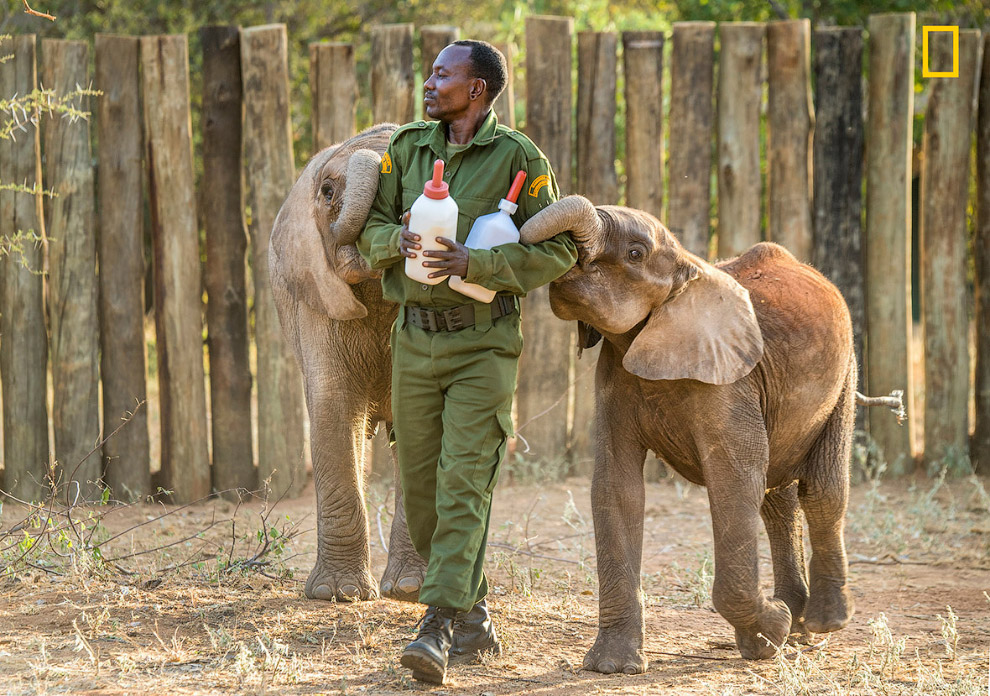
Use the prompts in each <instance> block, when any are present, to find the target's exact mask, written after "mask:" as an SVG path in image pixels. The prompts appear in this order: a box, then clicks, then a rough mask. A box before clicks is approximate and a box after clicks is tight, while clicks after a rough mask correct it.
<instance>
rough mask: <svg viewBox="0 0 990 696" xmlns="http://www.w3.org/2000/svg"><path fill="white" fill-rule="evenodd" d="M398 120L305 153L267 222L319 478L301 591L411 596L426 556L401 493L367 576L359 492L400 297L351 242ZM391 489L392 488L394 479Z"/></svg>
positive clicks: (381, 414)
mask: <svg viewBox="0 0 990 696" xmlns="http://www.w3.org/2000/svg"><path fill="white" fill-rule="evenodd" d="M394 130H395V125H393V124H381V125H378V126H374V127H373V128H370V129H368V130H367V131H364V132H363V133H360V134H358V135H356V136H355V137H353V138H351V139H350V140H347V141H345V142H343V143H341V144H338V145H334V146H332V147H329V148H327V149H325V150H322V151H321V152H319V153H317V154H316V156H314V157H313V159H312V160H310V162H309V164H308V165H307V166H306V168H305V169H304V170H303V172H302V174H301V175H300V176H299V179H298V180H297V181H296V183H295V185H294V186H293V187H292V190H291V191H290V192H289V195H288V197H287V198H286V200H285V203H284V204H283V205H282V208H281V210H280V211H279V214H278V217H277V218H276V221H275V226H274V228H273V230H272V239H271V245H270V247H269V268H270V275H271V284H272V291H273V293H274V296H275V305H276V308H277V310H278V315H279V320H280V322H281V325H282V332H283V334H284V335H285V338H286V341H287V342H288V343H289V345H290V346H291V347H292V350H293V352H294V354H295V356H296V361H297V362H298V364H299V367H300V369H301V370H302V375H303V382H304V385H305V392H306V406H307V409H308V412H309V420H310V439H311V447H312V453H313V475H314V479H315V484H316V508H317V525H316V527H317V536H318V545H317V557H316V565H315V566H314V568H313V570H312V572H311V573H310V575H309V579H308V580H307V582H306V596H307V597H311V598H314V599H325V600H360V599H373V598H376V597H378V596H379V588H380V592H381V594H383V595H385V596H387V597H392V598H395V599H404V600H409V601H415V600H416V599H417V597H418V595H419V588H420V586H421V584H422V581H423V575H424V573H425V568H426V566H425V563H424V561H423V559H422V558H420V556H419V555H418V554H417V553H416V552H415V550H414V549H413V547H412V542H411V541H410V539H409V532H408V531H407V529H406V523H405V513H404V510H403V507H402V499H401V493H397V496H396V497H397V499H396V510H395V515H394V517H393V523H392V532H391V537H390V542H389V557H388V564H387V566H386V569H385V572H384V574H383V576H382V579H381V585H380V586H379V583H378V582H377V581H376V580H375V578H374V576H373V575H372V574H371V554H370V549H369V545H368V544H369V534H368V516H367V513H366V511H365V500H364V490H363V481H364V465H365V452H366V443H367V439H368V438H369V437H370V436H371V434H372V433H373V432H374V429H375V426H376V425H377V424H379V423H381V424H384V426H385V427H391V420H392V415H391V356H390V354H389V346H388V336H389V330H390V328H391V325H392V322H393V320H394V319H395V316H396V314H397V311H398V310H397V307H396V306H395V305H394V304H392V303H390V302H386V301H385V300H384V299H383V298H382V290H381V283H380V281H379V280H378V279H377V278H376V277H375V274H373V273H372V272H371V271H370V270H369V269H368V267H367V265H366V264H365V263H364V262H363V260H362V259H361V257H360V256H359V255H358V253H357V249H356V248H355V246H354V241H355V240H356V239H357V236H358V234H360V231H361V228H362V227H363V225H364V221H365V219H366V218H367V214H368V209H369V207H370V205H371V201H372V199H373V198H374V195H375V192H376V191H377V188H378V169H379V167H380V160H381V154H382V153H383V152H384V151H385V147H386V146H387V145H388V140H389V137H390V135H391V134H392V132H393V131H394ZM396 490H397V491H399V490H400V489H399V487H398V486H396Z"/></svg>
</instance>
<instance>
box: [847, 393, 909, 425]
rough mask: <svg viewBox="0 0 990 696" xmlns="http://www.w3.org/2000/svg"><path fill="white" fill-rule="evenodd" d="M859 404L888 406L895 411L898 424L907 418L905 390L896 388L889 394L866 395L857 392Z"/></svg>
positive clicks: (857, 402) (857, 403)
mask: <svg viewBox="0 0 990 696" xmlns="http://www.w3.org/2000/svg"><path fill="white" fill-rule="evenodd" d="M856 405H857V406H866V407H870V406H886V407H887V408H889V409H890V410H891V411H893V412H894V416H896V418H897V422H898V424H900V423H903V422H904V421H905V420H907V411H906V410H905V409H904V391H903V390H901V389H895V390H894V391H892V392H890V395H889V396H864V395H862V394H860V393H859V392H856Z"/></svg>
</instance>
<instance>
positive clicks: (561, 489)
mask: <svg viewBox="0 0 990 696" xmlns="http://www.w3.org/2000/svg"><path fill="white" fill-rule="evenodd" d="M987 483H988V485H990V482H987ZM589 498H590V496H589V482H588V481H587V480H586V479H571V480H568V481H566V482H563V483H551V484H545V483H537V484H532V485H521V484H518V483H516V484H514V485H511V486H501V487H500V488H499V490H498V491H497V492H496V506H495V510H494V514H493V522H492V534H491V545H490V548H489V571H490V576H491V578H492V580H493V590H492V596H491V598H490V604H491V607H492V611H493V614H494V617H495V621H496V623H497V626H498V628H499V630H500V631H501V635H502V640H503V644H504V647H505V652H504V654H503V655H502V656H501V657H499V658H496V659H489V660H486V661H485V662H483V663H482V664H478V665H466V666H457V667H454V668H452V670H451V672H450V673H449V676H448V683H447V684H446V685H444V686H443V687H431V686H428V685H422V684H420V683H418V682H414V681H412V680H411V679H410V677H409V675H408V672H407V671H406V670H405V669H403V668H402V667H400V666H399V660H398V658H399V652H400V650H401V648H402V646H403V645H404V644H405V643H406V642H407V641H408V640H410V638H411V636H413V634H414V629H413V625H414V623H415V622H416V621H417V619H418V618H419V615H420V607H419V606H418V605H413V604H405V603H399V602H393V601H389V600H380V601H371V602H362V603H356V604H346V603H341V604H334V603H327V602H319V601H313V600H307V599H306V598H305V597H304V596H303V593H302V583H303V582H304V581H305V578H306V575H307V574H308V572H309V569H310V567H311V565H312V563H313V560H314V557H315V553H314V540H315V531H314V530H313V526H314V522H313V514H312V512H313V505H314V504H313V492H312V488H310V490H309V491H308V492H307V494H306V495H305V496H303V497H302V498H300V499H298V500H292V501H283V502H281V503H279V504H278V505H277V507H276V508H275V509H274V511H273V513H272V515H271V516H270V517H269V523H273V524H274V526H275V527H276V528H277V529H281V530H285V529H286V528H287V527H288V526H290V525H292V524H295V525H298V528H299V529H300V530H302V533H301V534H300V535H299V536H297V537H295V538H293V539H290V540H289V541H288V542H286V543H285V544H284V546H281V545H276V547H275V550H274V551H273V552H272V553H270V554H269V556H268V559H269V560H272V561H273V563H272V565H269V566H265V567H264V568H263V569H264V570H265V571H266V572H268V573H270V574H275V575H277V574H279V572H280V571H291V572H292V575H293V577H292V578H287V579H274V580H273V579H269V578H267V577H264V576H262V575H259V574H258V573H255V572H246V573H224V572H223V567H224V564H225V563H227V564H230V563H233V562H235V561H236V560H237V559H244V558H249V557H250V556H251V555H252V554H253V552H254V550H255V549H256V547H257V546H258V533H259V532H261V531H262V524H261V522H260V518H259V516H258V513H259V511H260V509H261V506H260V504H258V503H251V504H248V505H245V506H242V507H240V508H239V509H236V514H234V513H235V507H234V505H233V504H231V503H228V502H224V501H219V500H217V501H210V502H208V503H205V504H200V505H197V506H195V507H192V508H187V509H183V510H179V511H177V512H174V513H172V514H169V515H167V516H166V517H164V518H162V519H155V518H156V517H157V516H159V515H160V514H161V513H162V512H163V510H164V508H163V507H162V506H155V505H142V506H138V507H134V508H128V509H126V510H122V511H120V512H119V513H114V514H110V515H106V516H105V517H104V520H103V521H104V523H105V527H106V529H102V528H101V529H99V530H98V534H99V535H102V536H100V537H99V538H103V539H105V538H107V537H108V536H110V535H111V534H114V533H116V532H118V531H120V530H125V529H127V528H129V527H131V526H133V525H135V524H139V523H141V522H146V523H147V524H145V525H143V526H142V527H139V528H137V529H135V530H132V531H130V532H127V533H126V534H123V535H122V536H120V537H119V538H117V539H116V540H114V541H112V542H107V544H105V546H104V549H103V550H104V553H105V558H106V557H108V556H107V555H106V554H108V553H116V555H117V556H120V555H128V554H130V553H136V552H138V551H140V550H142V549H148V548H155V547H162V546H164V545H166V544H171V543H174V542H175V541H178V542H179V543H176V544H174V545H173V546H169V547H166V548H158V550H156V551H154V552H153V553H149V554H144V555H140V556H132V557H131V558H128V559H124V560H122V561H120V565H121V566H123V567H126V568H129V569H130V570H132V571H136V574H135V575H132V576H126V575H123V574H121V573H118V572H104V573H102V574H100V573H94V572H93V571H91V570H88V569H86V568H83V567H79V568H77V569H76V570H75V571H73V572H69V573H68V574H66V575H63V576H57V575H53V574H51V572H50V571H44V570H29V571H27V572H26V573H22V574H20V575H19V576H18V577H16V578H9V577H8V578H6V579H0V626H2V629H0V674H2V675H3V676H4V679H3V682H2V683H0V693H4V694H34V693H39V694H46V693H50V694H61V693H72V694H133V693H141V694H147V695H149V696H152V695H158V694H213V693H224V694H227V693H237V694H240V693H259V694H260V693H268V694H312V693H332V694H337V693H346V694H366V693H367V694H370V693H374V694H392V693H398V692H404V691H429V692H434V693H437V694H441V693H442V694H481V695H486V694H513V695H519V696H523V695H527V694H558V693H560V694H586V693H588V694H597V693H607V694H612V693H622V694H655V693H663V694H682V693H683V694H719V695H721V694H750V693H754V694H763V693H766V694H777V693H780V694H805V693H807V694H845V693H865V694H874V693H877V694H935V693H944V694H974V695H975V694H983V693H990V686H988V678H990V671H988V670H990V662H988V659H990V654H988V650H990V597H988V596H987V592H988V591H990V557H988V550H990V496H988V495H987V493H986V490H985V489H984V487H983V482H981V481H980V480H979V479H976V478H974V477H968V478H959V479H955V480H951V479H950V480H949V481H947V482H945V483H944V484H943V483H942V482H941V480H940V479H938V478H935V479H930V478H925V477H923V476H920V477H918V478H914V479H901V480H898V481H893V482H888V481H885V482H883V483H873V484H871V483H866V484H861V485H858V486H856V487H855V488H854V489H853V496H852V500H851V503H850V510H849V515H848V523H847V547H848V551H849V557H850V564H851V565H850V572H851V584H852V591H853V594H854V596H855V599H856V605H857V607H856V615H855V617H854V618H853V620H852V622H851V623H850V625H849V626H848V627H846V628H845V629H843V630H842V631H839V632H837V633H834V634H831V635H830V636H827V637H826V636H816V637H815V641H814V642H813V643H812V644H811V645H809V646H786V647H785V649H784V650H783V651H782V652H781V653H780V654H779V655H778V657H777V658H775V659H773V660H768V661H763V662H750V661H746V660H743V659H741V658H740V657H739V654H738V652H737V651H736V649H735V645H734V643H733V633H732V629H731V627H730V626H729V624H728V623H726V622H725V621H724V620H723V619H722V618H721V617H720V616H719V615H718V614H717V613H715V611H714V609H713V608H712V605H711V598H710V594H709V593H710V587H711V574H712V570H713V566H712V561H711V558H712V555H711V522H710V518H709V512H708V499H707V496H706V494H705V491H704V489H701V488H697V487H695V486H692V485H690V484H686V483H683V482H680V481H676V480H671V479H667V480H664V481H661V482H660V483H653V484H648V486H647V495H646V511H647V521H646V534H645V542H644V564H643V589H644V593H645V601H646V605H647V611H646V622H647V623H646V651H647V656H648V658H649V660H650V664H649V668H648V670H647V672H646V673H645V674H641V675H635V676H626V675H601V674H596V673H593V672H586V671H582V670H581V661H582V658H583V656H584V653H585V651H586V650H587V649H588V648H589V647H590V646H591V644H592V642H593V641H594V638H595V635H596V632H597V628H596V622H597V601H598V582H597V576H596V567H595V557H594V531H593V526H592V516H591V510H590V503H589ZM390 505H391V499H390V496H389V494H388V492H387V490H386V489H385V488H384V487H381V486H378V487H374V488H372V489H371V490H370V491H369V494H368V509H369V512H370V519H371V539H372V559H373V564H374V567H375V570H376V572H378V573H380V572H381V570H382V569H383V568H384V566H385V552H384V550H383V542H382V540H387V539H388V524H389V521H390V516H389V513H388V509H389V507H390ZM102 510H103V512H105V511H106V508H103V509H102ZM97 513H98V514H101V513H100V512H99V510H98V511H97ZM232 515H233V516H234V517H235V519H236V526H235V527H234V529H233V530H231V524H230V522H229V521H228V520H229V519H230V518H231V516H232ZM22 517H23V510H19V509H17V508H16V507H15V506H11V505H9V504H8V505H7V506H5V508H4V510H3V520H4V522H5V526H4V527H2V528H0V532H2V531H3V530H4V529H7V530H9V529H10V526H11V524H12V523H14V522H15V521H16V520H18V519H20V518H22ZM211 523H212V524H213V525H214V526H212V527H210V525H211ZM379 526H380V529H379ZM200 530H202V531H201V533H198V532H200ZM189 536H192V538H191V539H186V537H189ZM764 542H765V540H764ZM232 545H233V552H231V546H232ZM213 556H216V557H217V558H214V559H212V560H210V559H209V557H213ZM203 558H206V559H207V560H197V559H203ZM182 563H189V565H185V566H183V567H181V568H179V569H177V570H174V571H171V572H163V570H164V569H167V568H168V567H169V566H172V565H179V564H182ZM39 567H40V564H39ZM761 573H762V578H763V583H764V585H765V586H766V587H767V588H769V587H771V586H772V575H771V572H770V565H769V552H768V550H767V549H766V545H765V543H764V548H763V551H762V552H761ZM949 607H951V609H950V608H949Z"/></svg>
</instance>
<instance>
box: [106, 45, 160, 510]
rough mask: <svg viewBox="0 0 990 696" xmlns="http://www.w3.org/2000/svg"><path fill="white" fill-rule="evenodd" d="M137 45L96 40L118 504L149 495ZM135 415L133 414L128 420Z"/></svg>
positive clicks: (109, 394)
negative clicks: (124, 422)
mask: <svg viewBox="0 0 990 696" xmlns="http://www.w3.org/2000/svg"><path fill="white" fill-rule="evenodd" d="M139 48H140V40H139V39H138V38H137V37H132V36H110V35H108V34H97V35H96V44H95V51H96V82H95V85H94V86H95V87H96V89H98V90H100V91H101V92H103V96H101V97H100V98H99V99H96V100H95V102H96V108H97V132H98V133H99V147H98V153H97V154H98V156H99V167H100V168H99V175H100V181H99V191H98V193H99V203H98V207H99V223H100V232H99V234H98V235H97V242H98V244H97V251H98V253H99V259H100V268H101V269H102V271H103V272H101V273H100V275H99V283H100V372H101V377H102V379H103V433H104V436H107V435H109V434H110V433H112V432H113V431H114V430H116V429H117V428H118V427H119V426H120V425H121V424H122V423H123V421H124V419H127V418H130V421H129V422H128V423H127V424H126V425H124V427H123V428H121V429H120V431H119V432H118V433H117V434H116V435H114V436H113V437H111V438H110V439H109V440H107V441H106V442H105V443H104V444H103V458H104V461H105V465H106V468H105V474H104V479H105V480H106V483H107V485H108V486H110V489H111V490H112V491H113V496H114V498H116V499H117V500H125V501H126V500H139V499H140V498H142V497H143V496H146V495H147V494H148V493H150V492H151V468H150V451H149V443H148V408H147V404H144V405H141V406H140V407H139V406H138V405H139V404H142V402H144V401H145V399H146V397H147V383H146V380H147V375H146V373H145V357H144V350H145V346H144V206H143V201H144V198H143V186H142V182H143V176H144V170H143V167H144V160H143V156H144V153H143V152H142V147H143V143H142V140H141V82H140V70H139ZM131 414H133V415H131Z"/></svg>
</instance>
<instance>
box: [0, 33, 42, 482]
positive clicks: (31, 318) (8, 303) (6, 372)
mask: <svg viewBox="0 0 990 696" xmlns="http://www.w3.org/2000/svg"><path fill="white" fill-rule="evenodd" d="M35 47H36V42H35V36H34V34H27V35H24V36H15V37H13V38H12V39H11V40H10V42H9V43H8V42H6V41H4V42H3V53H4V55H7V54H8V53H12V54H13V56H14V57H13V58H12V59H11V60H8V61H7V62H5V63H0V94H3V95H5V96H10V95H14V94H21V95H24V94H30V93H31V92H32V91H33V90H34V89H35V88H36V87H37V86H38V79H37V67H36V66H37V63H36V58H35ZM11 49H12V50H11ZM27 116H28V118H30V117H31V116H32V115H31V114H28V115H27ZM22 125H23V127H24V131H23V132H21V131H19V134H18V137H17V139H16V140H15V139H14V138H9V139H6V140H0V181H3V182H10V183H13V184H23V185H25V186H27V187H28V188H29V189H31V188H34V187H37V188H38V189H41V188H42V187H43V182H42V180H41V138H40V134H39V129H38V128H37V126H36V124H32V123H29V122H28V123H22ZM0 229H2V232H3V234H5V235H10V236H11V237H13V236H14V235H16V234H19V233H24V234H25V235H27V237H26V238H24V239H23V241H22V242H21V247H22V249H23V254H21V253H17V252H14V253H11V254H6V255H4V256H3V257H0V380H2V382H3V461H4V481H3V486H4V488H3V490H5V491H6V492H7V493H9V494H10V495H13V496H15V497H17V498H20V499H22V500H41V499H42V498H43V497H44V496H45V495H46V493H47V482H46V477H47V475H48V456H49V450H48V408H47V405H46V396H45V395H46V384H47V376H46V375H47V366H48V337H47V335H46V333H45V307H44V276H43V275H42V274H41V271H42V270H44V251H43V248H42V242H41V241H40V240H41V239H42V238H44V236H45V223H44V218H43V215H42V197H41V195H40V193H39V194H38V195H31V194H29V193H20V192H15V191H0ZM34 238H37V239H38V240H39V241H37V242H35V241H32V240H33V239H34Z"/></svg>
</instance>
